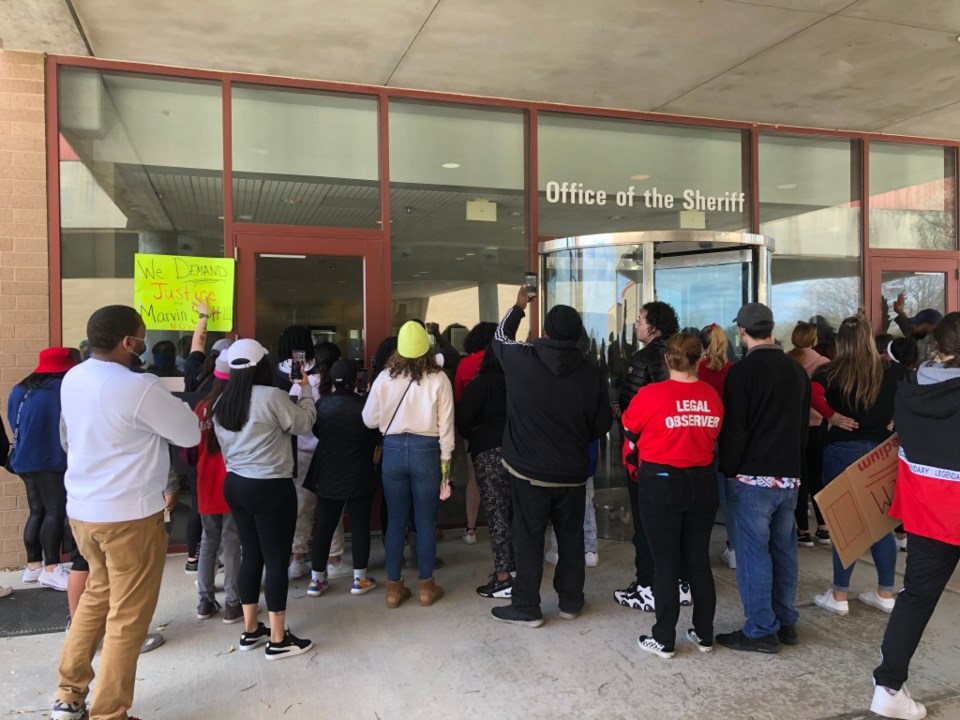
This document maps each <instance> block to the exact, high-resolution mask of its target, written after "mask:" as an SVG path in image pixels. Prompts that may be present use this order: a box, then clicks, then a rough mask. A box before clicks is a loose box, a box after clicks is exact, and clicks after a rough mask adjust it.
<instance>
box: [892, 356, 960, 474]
mask: <svg viewBox="0 0 960 720" xmlns="http://www.w3.org/2000/svg"><path fill="white" fill-rule="evenodd" d="M918 374H923V375H926V377H921V378H919V380H918ZM920 382H924V384H920ZM893 421H894V423H895V425H896V431H897V433H898V434H899V436H900V447H901V448H903V452H904V454H905V455H906V456H907V459H908V460H909V461H910V462H912V463H917V464H919V465H929V466H931V467H935V468H945V469H947V470H953V471H960V443H958V442H957V427H958V425H960V377H958V375H957V371H956V370H953V371H951V370H945V369H943V368H939V367H937V366H932V367H931V366H929V365H924V366H923V367H921V368H920V370H919V371H918V372H913V373H910V374H909V375H908V376H907V378H906V379H904V380H902V381H901V382H900V383H899V384H898V385H897V394H896V405H895V409H894V413H893Z"/></svg>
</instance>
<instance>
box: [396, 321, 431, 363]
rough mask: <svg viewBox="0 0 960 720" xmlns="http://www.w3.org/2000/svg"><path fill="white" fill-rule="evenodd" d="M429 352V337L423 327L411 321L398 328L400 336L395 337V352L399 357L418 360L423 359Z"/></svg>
mask: <svg viewBox="0 0 960 720" xmlns="http://www.w3.org/2000/svg"><path fill="white" fill-rule="evenodd" d="M429 350H430V337H429V336H428V335H427V331H426V330H425V329H424V327H423V325H421V324H420V323H418V322H414V321H413V320H408V321H407V322H405V323H404V324H403V327H401V328H400V334H399V335H397V352H398V353H400V357H405V358H412V359H414V358H419V357H423V356H424V355H426V354H427V352H428V351H429Z"/></svg>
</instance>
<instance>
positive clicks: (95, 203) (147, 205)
mask: <svg viewBox="0 0 960 720" xmlns="http://www.w3.org/2000/svg"><path fill="white" fill-rule="evenodd" d="M59 91H60V95H59V103H60V105H59V115H60V224H61V228H60V233H61V234H60V237H61V257H62V265H61V267H62V288H63V342H64V344H65V345H74V346H75V345H77V344H78V343H79V342H80V341H81V340H83V339H84V337H85V334H86V324H87V319H88V318H89V316H90V314H91V313H92V312H93V311H94V310H96V309H97V308H99V307H101V306H104V305H109V304H111V303H119V304H124V305H131V304H132V303H133V258H134V254H135V253H138V252H140V253H154V254H161V255H192V256H200V257H221V258H222V257H223V217H222V216H223V143H222V137H221V132H222V118H221V115H222V106H223V105H222V103H223V101H222V95H221V88H220V84H219V83H216V82H206V81H195V80H179V79H166V78H162V79H161V78H157V77H152V76H136V75H124V74H114V73H102V72H100V71H98V70H90V69H81V68H62V69H61V70H60V79H59ZM191 334H192V333H191V332H189V331H187V332H182V333H180V332H161V331H150V332H148V333H147V343H148V346H149V347H152V346H153V344H154V343H156V342H157V341H159V340H174V341H177V340H178V339H179V338H180V337H183V338H187V339H186V340H185V342H186V344H187V349H188V350H189V339H188V338H189V337H190V336H191ZM217 337H219V336H216V335H214V336H212V337H211V342H212V341H213V340H215V339H216V338H217ZM148 362H149V358H148Z"/></svg>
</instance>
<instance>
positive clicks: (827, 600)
mask: <svg viewBox="0 0 960 720" xmlns="http://www.w3.org/2000/svg"><path fill="white" fill-rule="evenodd" d="M813 602H815V603H816V604H817V607H822V608H823V609H824V610H829V611H830V612H832V613H836V614H837V615H847V614H848V613H849V612H850V603H849V602H847V601H846V600H837V599H836V598H835V597H834V596H833V590H827V591H826V592H825V593H823V595H816V596H815V597H814V598H813Z"/></svg>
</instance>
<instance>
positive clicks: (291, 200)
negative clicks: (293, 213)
mask: <svg viewBox="0 0 960 720" xmlns="http://www.w3.org/2000/svg"><path fill="white" fill-rule="evenodd" d="M283 202H284V203H286V204H287V205H296V204H297V203H299V202H300V201H299V200H297V199H296V198H283Z"/></svg>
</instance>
